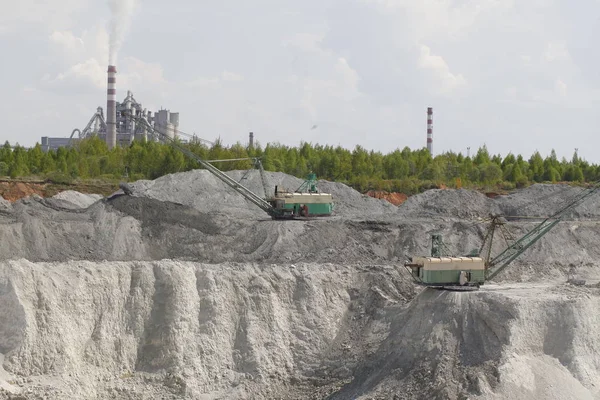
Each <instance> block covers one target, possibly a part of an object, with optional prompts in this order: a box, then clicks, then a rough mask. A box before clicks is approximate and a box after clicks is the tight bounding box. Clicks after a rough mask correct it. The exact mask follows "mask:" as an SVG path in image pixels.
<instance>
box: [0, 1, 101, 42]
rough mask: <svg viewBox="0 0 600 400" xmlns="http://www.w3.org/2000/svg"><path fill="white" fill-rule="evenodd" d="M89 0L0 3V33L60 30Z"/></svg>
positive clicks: (83, 8) (73, 19)
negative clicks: (0, 8)
mask: <svg viewBox="0 0 600 400" xmlns="http://www.w3.org/2000/svg"><path fill="white" fill-rule="evenodd" d="M89 1H90V0H60V1H40V0H18V1H5V2H3V3H2V12H1V13H0V34H7V33H12V32H28V31H31V29H32V28H34V29H40V28H42V29H50V30H61V29H64V27H65V26H68V25H70V24H71V23H72V22H73V21H75V20H76V19H77V18H78V16H79V13H80V12H81V11H82V10H85V9H86V8H87V7H88V5H89Z"/></svg>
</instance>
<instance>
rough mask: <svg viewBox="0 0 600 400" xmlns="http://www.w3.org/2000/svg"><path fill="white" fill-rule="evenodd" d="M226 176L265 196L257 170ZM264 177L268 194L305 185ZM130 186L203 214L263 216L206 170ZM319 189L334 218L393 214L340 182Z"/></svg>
mask: <svg viewBox="0 0 600 400" xmlns="http://www.w3.org/2000/svg"><path fill="white" fill-rule="evenodd" d="M227 174H228V175H229V176H231V177H232V178H233V179H234V180H235V181H236V182H239V183H240V184H241V185H243V186H245V187H246V188H248V189H250V190H251V191H252V192H254V193H256V194H258V195H259V196H261V197H263V196H265V189H264V187H263V185H262V181H261V178H260V174H259V172H258V171H257V170H250V171H231V172H228V173H227ZM265 176H266V181H267V194H268V195H271V194H272V193H274V190H275V186H277V187H278V188H279V189H286V190H290V191H294V190H296V189H298V188H300V186H301V185H302V183H303V182H304V180H302V179H299V178H296V177H293V176H290V175H286V174H284V173H281V172H265ZM130 186H131V188H132V190H133V192H134V195H135V196H140V197H151V198H154V199H157V200H162V201H170V202H174V203H181V204H185V205H188V206H192V207H194V208H196V209H197V210H200V211H202V212H218V213H223V214H233V215H235V216H236V217H239V218H250V217H264V216H265V215H266V214H265V212H264V211H262V210H261V209H259V208H258V207H256V206H255V205H253V204H251V203H249V202H248V201H246V200H245V199H244V198H243V197H242V196H240V195H239V194H238V193H237V192H236V191H235V190H233V189H232V188H230V187H228V186H227V185H226V184H224V183H223V182H222V181H220V180H219V179H218V178H216V177H215V176H213V175H212V174H210V172H208V171H206V170H193V171H188V172H184V173H179V174H170V175H165V176H163V177H160V178H158V179H156V180H154V181H137V182H133V183H131V184H130ZM318 187H319V190H320V191H321V192H323V193H331V194H332V196H333V201H334V203H335V209H334V212H335V215H340V216H343V217H345V218H372V217H377V216H381V215H383V214H388V213H391V212H394V211H395V207H394V206H393V205H392V204H389V203H387V202H385V201H381V200H378V199H373V198H371V197H369V196H366V195H362V194H360V193H359V192H357V191H356V190H354V189H352V188H350V187H349V186H346V185H344V184H342V183H336V182H327V181H319V182H318Z"/></svg>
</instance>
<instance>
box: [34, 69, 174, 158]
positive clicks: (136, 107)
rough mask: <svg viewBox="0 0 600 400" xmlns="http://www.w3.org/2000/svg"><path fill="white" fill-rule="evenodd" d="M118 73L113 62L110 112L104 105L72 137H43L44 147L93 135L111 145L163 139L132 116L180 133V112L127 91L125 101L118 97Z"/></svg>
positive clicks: (163, 130)
mask: <svg viewBox="0 0 600 400" xmlns="http://www.w3.org/2000/svg"><path fill="white" fill-rule="evenodd" d="M116 73H117V69H116V68H115V67H114V66H112V65H110V66H109V67H108V82H107V83H108V85H107V102H106V110H107V115H106V117H105V116H104V110H103V109H102V107H98V108H97V109H96V112H95V113H94V115H93V116H92V118H91V119H90V121H89V122H88V124H87V125H86V127H85V128H84V129H83V130H79V129H74V130H73V132H72V133H71V136H70V137H69V138H65V137H62V138H58V137H57V138H53V137H47V136H44V137H42V140H41V146H42V150H44V151H48V150H56V149H57V148H59V147H67V146H69V145H70V144H72V143H74V142H76V141H78V140H81V139H84V138H87V137H91V136H98V137H100V138H101V139H102V140H104V141H106V144H107V146H108V148H109V149H112V148H113V147H115V146H117V145H118V146H129V145H130V144H131V143H132V142H133V141H134V140H142V141H146V140H152V141H161V140H160V137H156V135H153V134H152V132H148V131H147V129H146V127H145V126H143V125H140V124H136V121H135V120H134V119H133V118H132V117H131V116H132V115H134V116H135V117H137V118H143V119H145V120H146V121H148V123H149V124H150V125H151V126H153V127H154V129H155V130H157V131H158V132H160V133H162V134H165V135H167V136H169V137H171V138H176V137H178V130H179V113H178V112H170V111H169V110H164V109H160V110H158V111H156V112H154V113H153V112H152V111H148V110H147V109H145V108H144V107H142V104H141V103H138V102H137V101H136V100H135V98H134V97H133V94H132V93H131V92H130V91H127V96H126V97H125V99H124V100H123V101H122V102H120V103H119V102H118V101H116Z"/></svg>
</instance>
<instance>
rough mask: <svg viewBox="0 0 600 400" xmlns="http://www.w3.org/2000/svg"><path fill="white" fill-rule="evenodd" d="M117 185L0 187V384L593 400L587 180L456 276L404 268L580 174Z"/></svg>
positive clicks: (596, 391) (559, 194)
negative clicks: (273, 208) (425, 279)
mask: <svg viewBox="0 0 600 400" xmlns="http://www.w3.org/2000/svg"><path fill="white" fill-rule="evenodd" d="M229 174H230V176H231V177H232V178H234V179H236V180H242V178H243V177H245V178H244V185H246V186H247V187H249V188H250V189H251V190H253V191H255V192H257V193H260V190H261V182H260V178H259V176H258V174H245V171H233V172H230V173H229ZM267 174H268V180H269V182H270V183H271V184H273V185H275V184H277V185H279V186H280V187H289V188H294V187H298V186H299V185H300V184H301V183H302V181H301V180H300V179H297V178H294V177H291V176H289V175H285V174H282V173H267ZM131 186H132V187H133V189H134V190H133V195H132V196H127V195H123V194H121V193H115V194H114V195H112V196H108V197H102V196H100V195H87V194H82V193H79V192H73V191H67V192H61V193H59V194H58V195H56V196H54V197H49V198H42V197H39V196H36V195H33V196H30V197H27V198H24V199H21V200H18V201H15V202H9V201H2V200H0V238H1V240H0V248H1V249H2V251H1V252H0V254H2V256H1V257H2V260H1V261H0V263H1V268H0V304H1V305H2V306H1V307H0V399H54V398H56V399H61V398H72V399H80V398H81V399H87V398H97V399H150V398H163V399H179V398H190V399H298V400H300V399H421V398H428V399H466V398H469V399H507V398H511V399H526V398H544V399H597V398H600V384H599V383H598V382H600V314H598V312H597V310H598V309H599V308H600V285H599V284H598V282H600V273H599V272H598V259H600V247H599V246H597V237H598V234H599V233H600V224H599V223H598V222H599V221H600V207H598V206H599V204H600V199H599V198H598V195H595V196H593V197H591V198H590V199H589V200H588V201H586V202H585V203H583V204H581V205H580V206H578V207H577V208H575V209H574V210H573V211H572V212H571V213H570V214H569V216H568V218H565V220H564V221H562V222H561V223H560V224H559V225H557V226H556V227H555V228H554V229H553V230H552V231H551V232H550V233H548V234H547V235H545V236H544V237H543V238H542V239H541V240H540V241H539V242H537V243H536V244H535V245H534V246H532V247H531V248H530V249H529V250H528V251H527V252H526V253H524V254H523V255H522V256H521V257H520V258H518V259H517V260H515V261H514V262H513V264H512V265H511V266H510V267H509V268H507V269H506V270H505V271H503V273H502V274H500V275H499V276H498V277H497V278H496V280H495V281H493V282H488V283H486V284H485V285H483V286H482V287H481V289H480V290H478V291H473V292H454V291H443V290H435V289H430V288H423V287H421V286H418V285H416V284H415V283H414V281H413V280H412V279H411V277H410V275H409V274H408V273H407V271H406V270H405V269H404V268H403V266H402V265H403V263H404V262H405V261H406V260H407V258H408V257H410V256H412V255H426V254H428V252H429V250H430V236H431V234H432V233H440V234H442V235H443V238H444V242H445V244H446V245H447V246H448V248H450V249H453V250H454V251H455V252H456V254H467V253H469V252H471V251H472V250H473V249H476V248H478V247H479V246H480V245H481V242H482V240H483V236H484V234H485V230H486V225H485V223H484V221H485V219H486V218H487V217H488V216H489V215H490V214H501V215H519V216H520V218H515V219H514V220H511V221H510V223H509V225H510V226H509V228H510V229H511V231H512V232H513V233H514V235H515V236H517V237H518V236H520V235H522V234H524V233H525V232H527V231H528V230H529V229H531V228H532V227H533V226H534V225H533V224H535V219H534V218H533V217H539V216H546V215H549V214H551V213H552V211H554V210H555V209H556V207H557V206H558V205H559V204H560V203H561V202H562V201H564V199H566V198H569V196H572V195H574V194H576V193H577V192H578V191H580V190H581V188H577V187H570V186H566V185H541V184H538V185H533V186H531V187H529V188H526V189H522V190H517V191H515V192H514V193H511V194H509V195H505V196H498V197H496V198H493V199H491V198H488V197H486V196H484V195H483V194H481V193H478V192H476V191H470V190H465V189H460V190H453V189H444V190H430V191H427V192H424V193H422V194H419V195H415V196H412V197H410V198H409V199H408V200H406V201H405V202H404V203H403V204H402V205H401V206H399V207H397V206H394V205H392V204H390V203H389V202H387V201H385V200H380V199H375V198H372V197H369V196H365V195H362V194H360V193H358V192H356V191H354V190H353V189H351V188H349V187H347V186H345V185H343V184H341V183H332V182H325V181H322V182H319V188H320V189H321V190H322V191H323V192H327V193H331V194H332V195H333V196H334V201H335V212H334V215H333V216H331V217H328V218H316V219H310V220H303V221H274V220H271V219H270V218H269V217H268V216H267V215H266V214H264V212H262V211H261V210H260V209H258V208H255V207H253V205H252V204H249V203H248V202H247V201H246V200H244V199H243V198H242V197H241V196H239V195H238V194H237V193H236V192H234V191H233V190H231V189H230V188H228V187H226V186H225V185H224V184H222V183H221V182H220V181H219V180H218V179H216V178H215V177H214V176H212V175H210V174H209V173H208V172H207V171H204V170H194V171H189V172H185V173H178V174H172V175H167V176H164V177H161V178H159V179H157V180H154V181H138V182H134V183H131ZM526 217H530V218H526ZM503 246H505V243H503V242H502V241H498V242H496V244H495V245H494V251H496V252H497V251H499V250H501V249H502V248H503ZM571 276H575V277H577V278H580V279H583V280H585V284H583V285H571V284H568V283H567V280H568V278H569V277H571Z"/></svg>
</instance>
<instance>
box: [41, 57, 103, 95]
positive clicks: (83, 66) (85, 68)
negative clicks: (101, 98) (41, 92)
mask: <svg viewBox="0 0 600 400" xmlns="http://www.w3.org/2000/svg"><path fill="white" fill-rule="evenodd" d="M105 75H106V71H105V67H104V66H102V65H100V63H98V60H96V59H95V58H90V59H88V60H86V61H83V62H81V63H77V64H75V65H72V66H71V67H70V68H69V69H67V70H66V71H65V72H61V73H59V74H58V75H56V76H55V77H54V78H52V77H51V76H50V75H45V76H44V77H43V78H42V83H43V84H44V86H45V87H47V88H49V89H57V88H62V89H64V88H66V87H69V88H71V89H76V90H85V89H88V88H90V87H92V88H103V87H106V77H105Z"/></svg>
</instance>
